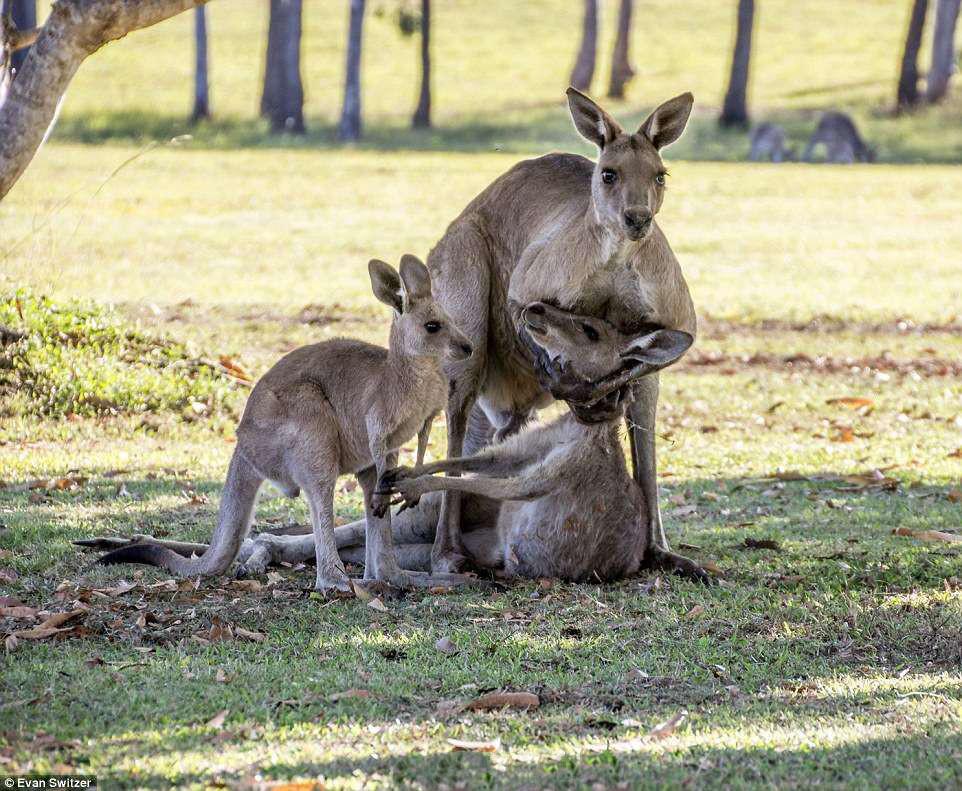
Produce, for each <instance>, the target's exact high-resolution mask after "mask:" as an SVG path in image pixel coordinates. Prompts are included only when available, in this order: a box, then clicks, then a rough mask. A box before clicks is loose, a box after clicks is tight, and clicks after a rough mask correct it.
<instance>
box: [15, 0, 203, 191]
mask: <svg viewBox="0 0 962 791" xmlns="http://www.w3.org/2000/svg"><path fill="white" fill-rule="evenodd" d="M202 1H203V0H140V1H139V2H129V0H57V2H56V3H54V4H53V5H52V7H51V9H50V16H49V17H48V19H47V21H46V23H44V26H43V28H41V30H40V35H39V36H38V37H37V40H36V42H35V43H34V45H33V49H32V51H31V53H30V57H29V58H27V61H26V62H25V63H24V64H23V68H22V69H21V71H20V74H19V75H17V79H16V80H14V81H13V83H12V84H11V85H10V89H9V91H8V92H7V96H6V100H5V101H4V102H3V104H2V105H0V198H3V197H4V196H5V195H6V194H7V193H8V192H9V191H10V188H11V187H12V186H13V185H14V184H16V182H17V179H19V178H20V176H21V175H22V174H23V172H24V170H26V169H27V165H29V164H30V160H32V159H33V155H34V154H35V153H36V151H37V149H38V148H39V147H40V143H41V142H42V141H43V138H44V134H45V133H46V131H47V129H48V128H49V126H50V122H51V120H52V119H53V117H54V113H55V112H56V110H57V105H58V104H59V103H60V98H61V97H62V96H63V94H64V92H65V91H66V90H67V86H68V85H69V84H70V80H71V79H72V78H73V76H74V74H76V72H77V69H78V68H79V67H80V64H81V63H83V61H84V59H85V58H86V57H87V56H88V55H90V54H91V53H93V52H96V51H97V50H98V49H100V48H101V47H102V46H103V45H104V44H106V43H107V42H108V41H114V40H115V39H118V38H122V37H123V36H125V35H127V34H128V33H130V32H131V31H133V30H138V29H140V28H143V27H149V26H150V25H155V24H157V23H158V22H162V21H163V20H165V19H167V18H168V17H172V16H174V15H175V14H179V13H181V12H182V11H186V10H187V9H188V8H193V7H194V6H196V5H199V3H200V2H202Z"/></svg>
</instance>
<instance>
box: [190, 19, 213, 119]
mask: <svg viewBox="0 0 962 791" xmlns="http://www.w3.org/2000/svg"><path fill="white" fill-rule="evenodd" d="M203 118H210V82H209V80H208V76H207V9H206V8H205V7H204V6H202V5H200V6H197V8H195V9H194V109H193V111H192V112H191V114H190V120H191V121H192V122H194V123H197V122H198V121H200V120H201V119H203Z"/></svg>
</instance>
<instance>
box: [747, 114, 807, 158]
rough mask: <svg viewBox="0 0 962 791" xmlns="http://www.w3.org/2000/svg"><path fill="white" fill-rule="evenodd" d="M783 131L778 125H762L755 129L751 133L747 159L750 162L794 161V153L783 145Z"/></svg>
mask: <svg viewBox="0 0 962 791" xmlns="http://www.w3.org/2000/svg"><path fill="white" fill-rule="evenodd" d="M785 139H786V138H785V130H784V129H782V127H780V126H779V125H778V124H772V123H768V122H766V123H763V124H759V125H758V126H756V127H755V130H754V131H753V132H752V140H751V152H750V153H749V154H748V158H749V159H750V160H751V161H752V162H763V161H769V162H790V161H792V160H793V159H795V151H794V150H793V149H792V148H791V147H789V146H788V145H786V144H785Z"/></svg>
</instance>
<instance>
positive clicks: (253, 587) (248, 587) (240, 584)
mask: <svg viewBox="0 0 962 791" xmlns="http://www.w3.org/2000/svg"><path fill="white" fill-rule="evenodd" d="M230 586H231V587H232V588H235V589H236V590H240V591H247V592H248V593H255V592H257V591H259V590H263V589H264V583H263V582H259V581H258V580H232V581H231V584H230Z"/></svg>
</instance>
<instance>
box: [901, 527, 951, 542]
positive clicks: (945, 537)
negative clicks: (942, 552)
mask: <svg viewBox="0 0 962 791" xmlns="http://www.w3.org/2000/svg"><path fill="white" fill-rule="evenodd" d="M892 533H893V534H894V535H896V536H907V537H908V538H917V539H919V540H920V541H945V542H948V543H955V542H962V536H960V535H956V534H955V533H943V532H942V531H941V530H912V529H911V528H908V527H896V528H895V529H894V530H893V531H892Z"/></svg>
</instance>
